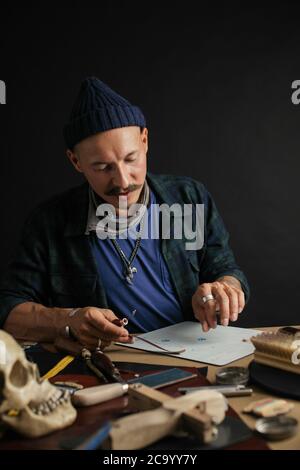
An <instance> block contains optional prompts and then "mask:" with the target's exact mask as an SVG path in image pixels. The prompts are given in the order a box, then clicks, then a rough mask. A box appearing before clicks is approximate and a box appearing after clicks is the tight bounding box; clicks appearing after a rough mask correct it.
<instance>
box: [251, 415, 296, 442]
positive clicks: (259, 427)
mask: <svg viewBox="0 0 300 470" xmlns="http://www.w3.org/2000/svg"><path fill="white" fill-rule="evenodd" d="M297 428H298V421H297V420H296V419H295V418H291V417H289V416H273V417H272V418H261V419H259V420H258V421H257V422H256V425H255V430H256V432H258V433H259V434H260V435H262V436H263V437H265V438H267V439H270V440H280V439H286V438H287V437H291V436H293V435H294V434H295V433H296V431H297Z"/></svg>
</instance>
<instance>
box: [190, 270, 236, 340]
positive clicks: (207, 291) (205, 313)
mask: <svg viewBox="0 0 300 470" xmlns="http://www.w3.org/2000/svg"><path fill="white" fill-rule="evenodd" d="M207 296H209V297H211V296H213V299H211V300H206V299H205V297H207ZM203 298H204V299H203ZM205 300H206V301H205ZM192 307H193V311H194V315H195V317H196V318H197V320H199V322H200V323H201V325H202V329H203V331H204V332H207V331H209V329H210V328H216V326H217V317H216V315H217V314H218V315H220V322H221V325H223V326H227V325H228V323H229V320H230V321H236V320H237V319H238V315H239V314H240V313H241V312H242V310H243V309H244V307H245V296H244V292H243V290H242V288H241V285H240V282H239V281H238V280H237V279H236V278H234V277H233V276H224V277H223V278H221V279H218V280H217V281H215V282H211V283H204V284H201V285H200V286H199V287H198V288H197V290H196V292H195V294H194V295H193V297H192Z"/></svg>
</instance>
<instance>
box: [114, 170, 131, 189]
mask: <svg viewBox="0 0 300 470" xmlns="http://www.w3.org/2000/svg"><path fill="white" fill-rule="evenodd" d="M113 185H114V186H118V187H120V188H122V189H126V188H128V186H129V177H128V173H127V170H126V168H124V167H117V168H116V169H115V172H114V176H113Z"/></svg>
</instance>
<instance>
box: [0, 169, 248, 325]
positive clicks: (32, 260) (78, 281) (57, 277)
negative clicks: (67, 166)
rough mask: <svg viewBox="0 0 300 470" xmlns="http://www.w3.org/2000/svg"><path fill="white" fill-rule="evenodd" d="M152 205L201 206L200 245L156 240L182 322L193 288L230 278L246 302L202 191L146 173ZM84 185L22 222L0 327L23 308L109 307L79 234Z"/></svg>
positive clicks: (0, 297)
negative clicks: (188, 247)
mask: <svg viewBox="0 0 300 470" xmlns="http://www.w3.org/2000/svg"><path fill="white" fill-rule="evenodd" d="M147 181H148V183H149V186H150V187H151V189H152V190H153V191H154V192H155V195H156V198H157V201H158V203H159V204H161V203H166V204H168V205H169V206H171V205H172V204H175V203H177V204H178V203H179V204H192V205H193V207H195V204H204V214H205V217H204V219H205V220H204V224H205V225H204V229H205V231H204V244H203V247H202V248H201V249H199V250H186V248H185V243H186V241H187V240H185V239H174V238H171V239H169V240H166V239H162V241H161V250H162V255H163V257H164V259H165V261H166V264H167V266H168V268H169V271H170V275H171V279H172V282H173V285H174V288H175V291H176V293H177V295H178V299H179V302H180V304H181V306H182V311H183V314H184V317H185V319H186V320H192V319H193V312H192V305H191V299H192V296H193V294H194V292H195V291H196V289H197V287H198V285H199V284H202V283H203V282H213V281H214V280H216V279H217V278H219V277H221V276H224V275H230V276H234V277H236V278H237V279H238V280H239V281H240V283H241V285H242V288H243V290H244V293H245V297H246V301H248V298H249V286H248V282H247V279H246V277H245V275H244V274H243V272H242V271H241V270H240V268H239V267H238V266H237V264H236V262H235V259H234V256H233V253H232V250H231V249H230V247H229V245H228V238H229V236H228V232H227V231H226V228H225V226H224V223H223V221H222V219H221V217H220V215H219V213H218V211H217V209H216V206H215V203H214V201H213V199H212V197H211V196H210V194H209V193H208V191H207V190H206V189H205V187H204V186H203V184H201V183H199V182H197V181H194V180H193V179H191V178H187V177H177V176H171V175H152V174H150V173H148V174H147ZM88 207H89V197H88V184H87V183H84V184H82V185H81V186H78V187H76V188H72V189H70V190H69V191H67V192H65V193H63V194H62V195H59V196H57V197H55V198H53V199H51V200H50V201H48V202H46V203H43V204H42V205H41V206H39V207H38V208H37V209H36V210H35V211H34V212H33V213H32V214H31V216H30V217H29V218H28V220H27V222H26V223H25V226H24V230H23V234H22V238H21V242H20V245H19V247H18V250H17V253H16V256H15V258H14V260H13V261H12V263H11V264H10V265H9V267H8V269H7V272H6V273H5V276H4V278H3V280H2V282H1V285H0V326H2V325H3V323H4V321H5V320H6V318H7V316H8V314H9V312H10V311H11V309H12V308H14V307H15V306H16V305H18V304H20V303H23V302H28V301H29V302H37V303H41V304H43V305H45V306H48V307H63V308H65V307H71V308H72V307H86V306H97V307H99V308H109V306H108V305H107V300H106V295H105V291H104V288H103V285H102V282H101V279H100V277H99V274H98V271H97V267H96V265H95V261H94V259H93V256H92V253H91V248H90V244H89V240H88V236H89V235H87V234H86V233H85V232H86V224H87V217H88Z"/></svg>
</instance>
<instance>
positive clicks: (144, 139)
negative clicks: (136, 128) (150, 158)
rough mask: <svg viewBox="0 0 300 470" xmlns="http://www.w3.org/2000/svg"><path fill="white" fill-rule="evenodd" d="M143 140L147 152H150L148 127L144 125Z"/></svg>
mask: <svg viewBox="0 0 300 470" xmlns="http://www.w3.org/2000/svg"><path fill="white" fill-rule="evenodd" d="M141 140H142V144H143V147H144V150H145V153H147V152H148V129H147V127H144V129H143V131H142V133H141Z"/></svg>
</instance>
